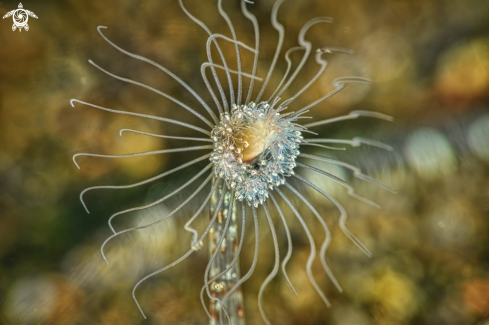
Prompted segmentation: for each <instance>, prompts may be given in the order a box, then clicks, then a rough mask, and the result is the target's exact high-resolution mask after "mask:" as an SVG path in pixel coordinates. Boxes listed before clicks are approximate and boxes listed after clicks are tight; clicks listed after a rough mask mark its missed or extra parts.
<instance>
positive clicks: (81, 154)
mask: <svg viewBox="0 0 489 325" xmlns="http://www.w3.org/2000/svg"><path fill="white" fill-rule="evenodd" d="M212 148H214V146H213V145H206V146H196V147H184V148H175V149H163V150H154V151H145V152H136V153H130V154H126V155H99V154H96V153H84V152H83V153H77V154H74V155H73V162H74V163H75V165H76V167H77V168H78V169H80V166H79V165H78V163H77V162H76V157H79V156H89V157H100V158H129V157H139V156H150V155H159V154H163V153H171V152H189V151H195V150H205V149H212Z"/></svg>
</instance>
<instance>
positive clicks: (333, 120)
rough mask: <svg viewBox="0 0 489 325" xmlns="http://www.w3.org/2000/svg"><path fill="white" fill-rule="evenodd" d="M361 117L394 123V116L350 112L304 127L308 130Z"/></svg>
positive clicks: (367, 112)
mask: <svg viewBox="0 0 489 325" xmlns="http://www.w3.org/2000/svg"><path fill="white" fill-rule="evenodd" d="M359 117H373V118H378V119H381V120H386V121H389V122H392V121H393V118H392V116H389V115H385V114H382V113H378V112H372V111H353V112H350V114H348V115H343V116H338V117H333V118H329V119H326V120H322V121H317V122H312V123H309V124H304V126H305V127H306V128H311V127H313V126H319V125H325V124H330V123H336V122H339V121H345V120H354V119H357V118H359Z"/></svg>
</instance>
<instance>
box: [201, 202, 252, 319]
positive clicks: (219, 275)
mask: <svg viewBox="0 0 489 325" xmlns="http://www.w3.org/2000/svg"><path fill="white" fill-rule="evenodd" d="M242 211H243V212H242V213H243V214H242V217H241V219H242V220H241V222H242V225H241V238H240V239H239V244H238V249H237V252H236V254H234V258H233V260H232V261H231V263H230V264H229V265H228V266H227V267H226V268H225V269H224V270H223V271H221V272H220V273H219V274H217V275H215V276H213V277H212V278H211V279H210V280H209V281H208V282H209V283H211V282H212V281H215V280H217V279H218V278H220V277H221V276H223V275H224V274H226V273H227V272H229V270H231V269H232V268H233V267H234V266H235V265H236V263H237V262H238V259H239V256H240V254H241V249H242V248H243V242H244V235H245V229H246V208H245V206H244V204H243V205H242ZM205 290H206V285H205V284H204V285H203V286H202V288H201V290H200V301H201V303H202V306H203V307H204V310H205V311H206V313H207V315H208V316H209V318H212V317H211V315H210V313H209V310H208V309H207V307H206V305H205V301H204V296H203V295H204V291H205ZM219 302H220V303H221V301H220V300H219Z"/></svg>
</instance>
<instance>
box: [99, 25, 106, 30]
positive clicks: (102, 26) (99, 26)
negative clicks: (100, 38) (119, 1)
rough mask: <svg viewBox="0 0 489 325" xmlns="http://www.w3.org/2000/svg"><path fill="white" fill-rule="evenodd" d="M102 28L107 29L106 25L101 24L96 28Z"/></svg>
mask: <svg viewBox="0 0 489 325" xmlns="http://www.w3.org/2000/svg"><path fill="white" fill-rule="evenodd" d="M102 28H104V29H107V26H102V25H100V26H97V30H101V29H102Z"/></svg>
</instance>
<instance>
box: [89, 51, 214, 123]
mask: <svg viewBox="0 0 489 325" xmlns="http://www.w3.org/2000/svg"><path fill="white" fill-rule="evenodd" d="M88 62H89V63H90V64H91V65H93V66H94V67H96V68H97V69H99V70H100V71H102V72H103V73H105V74H107V75H109V76H111V77H113V78H115V79H118V80H121V81H125V82H128V83H130V84H133V85H136V86H140V87H143V88H146V89H148V90H151V91H152V92H154V93H157V94H158V95H161V96H163V97H165V98H167V99H169V100H171V101H172V102H174V103H175V104H177V105H179V106H181V107H183V108H185V109H186V110H187V111H189V112H190V113H192V114H193V115H195V116H196V117H198V118H199V119H200V120H202V121H203V122H204V123H205V124H207V125H208V126H209V127H210V128H211V129H212V128H213V127H214V126H215V125H214V124H212V122H211V121H209V120H208V119H206V118H205V117H204V116H202V114H200V113H197V112H196V111H195V110H194V109H192V108H191V107H189V106H188V105H186V104H184V103H182V102H181V101H179V100H178V99H176V98H175V97H172V96H170V95H168V94H167V93H165V92H163V91H160V90H158V89H156V88H153V87H151V86H148V85H146V84H143V83H142V82H138V81H134V80H132V79H128V78H124V77H121V76H118V75H116V74H113V73H112V72H109V71H107V70H105V69H103V68H102V67H100V66H98V65H97V64H95V63H94V62H93V61H92V60H88Z"/></svg>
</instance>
